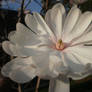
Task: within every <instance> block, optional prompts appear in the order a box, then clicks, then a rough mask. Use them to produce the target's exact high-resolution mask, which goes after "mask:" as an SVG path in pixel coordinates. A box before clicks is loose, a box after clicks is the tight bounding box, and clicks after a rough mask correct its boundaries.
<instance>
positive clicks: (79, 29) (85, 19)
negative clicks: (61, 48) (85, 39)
mask: <svg viewBox="0 0 92 92" xmlns="http://www.w3.org/2000/svg"><path fill="white" fill-rule="evenodd" d="M91 22H92V13H91V12H85V13H84V14H82V15H81V16H80V18H79V19H78V21H77V23H76V25H75V26H74V28H73V29H72V31H71V32H70V34H69V35H68V36H67V37H66V38H65V39H64V41H65V42H69V41H71V40H72V39H74V38H76V37H78V36H80V35H81V34H83V33H84V32H85V31H86V29H87V28H88V26H89V25H90V23H91Z"/></svg>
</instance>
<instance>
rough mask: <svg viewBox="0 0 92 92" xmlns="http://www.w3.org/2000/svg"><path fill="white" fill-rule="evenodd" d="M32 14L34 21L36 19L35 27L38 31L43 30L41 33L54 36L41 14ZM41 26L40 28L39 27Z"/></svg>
mask: <svg viewBox="0 0 92 92" xmlns="http://www.w3.org/2000/svg"><path fill="white" fill-rule="evenodd" d="M33 16H34V17H35V19H36V21H37V26H36V27H37V28H38V30H39V31H45V34H42V35H49V36H51V37H53V36H54V34H53V32H52V31H51V30H50V28H49V27H48V25H47V24H46V23H45V21H44V19H43V18H42V16H41V15H40V14H39V13H36V12H34V13H33ZM39 28H41V29H39Z"/></svg>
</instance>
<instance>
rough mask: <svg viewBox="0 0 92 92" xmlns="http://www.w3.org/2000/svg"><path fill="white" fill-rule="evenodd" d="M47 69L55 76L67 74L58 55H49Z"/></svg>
mask: <svg viewBox="0 0 92 92" xmlns="http://www.w3.org/2000/svg"><path fill="white" fill-rule="evenodd" d="M49 58H50V62H49V68H50V71H51V72H53V74H55V75H56V76H58V75H59V74H65V73H66V72H67V69H66V67H64V64H63V61H62V57H61V56H60V54H57V55H50V57H49Z"/></svg>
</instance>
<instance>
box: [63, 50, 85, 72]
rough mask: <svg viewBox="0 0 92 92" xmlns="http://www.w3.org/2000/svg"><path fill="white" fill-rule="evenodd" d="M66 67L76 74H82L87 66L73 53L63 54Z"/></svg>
mask: <svg viewBox="0 0 92 92" xmlns="http://www.w3.org/2000/svg"><path fill="white" fill-rule="evenodd" d="M63 55H64V60H63V62H65V66H67V67H68V68H69V71H72V72H75V73H81V72H82V71H84V69H85V66H84V65H83V64H82V61H81V60H80V58H78V57H76V56H75V55H74V54H73V53H72V52H71V53H63Z"/></svg>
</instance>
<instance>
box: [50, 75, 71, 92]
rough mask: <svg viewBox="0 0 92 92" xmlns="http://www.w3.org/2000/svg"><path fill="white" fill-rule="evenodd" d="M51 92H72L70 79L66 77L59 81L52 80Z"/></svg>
mask: <svg viewBox="0 0 92 92" xmlns="http://www.w3.org/2000/svg"><path fill="white" fill-rule="evenodd" d="M49 92H70V83H69V79H68V78H66V77H65V76H64V77H61V78H57V79H51V80H50V84H49Z"/></svg>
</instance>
